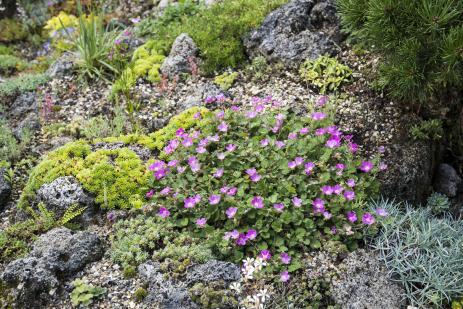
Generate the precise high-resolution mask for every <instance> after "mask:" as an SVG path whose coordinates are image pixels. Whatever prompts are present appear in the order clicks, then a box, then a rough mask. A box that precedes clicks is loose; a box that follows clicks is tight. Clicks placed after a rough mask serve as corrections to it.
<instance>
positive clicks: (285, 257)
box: [280, 252, 291, 265]
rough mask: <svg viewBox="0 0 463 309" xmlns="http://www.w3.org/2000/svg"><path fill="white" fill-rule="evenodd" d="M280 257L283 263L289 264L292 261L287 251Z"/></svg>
mask: <svg viewBox="0 0 463 309" xmlns="http://www.w3.org/2000/svg"><path fill="white" fill-rule="evenodd" d="M280 259H281V263H283V264H286V265H288V264H289V263H291V256H290V255H289V254H288V253H286V252H282V253H281V254H280Z"/></svg>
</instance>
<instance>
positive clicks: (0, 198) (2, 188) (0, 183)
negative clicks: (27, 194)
mask: <svg viewBox="0 0 463 309" xmlns="http://www.w3.org/2000/svg"><path fill="white" fill-rule="evenodd" d="M10 194H11V184H10V182H9V181H7V180H6V168H0V209H2V208H3V207H5V205H6V204H7V203H8V200H9V198H10Z"/></svg>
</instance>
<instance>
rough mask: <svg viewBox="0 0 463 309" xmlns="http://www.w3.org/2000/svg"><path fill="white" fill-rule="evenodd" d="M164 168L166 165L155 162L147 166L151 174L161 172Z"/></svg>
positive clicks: (162, 162)
mask: <svg viewBox="0 0 463 309" xmlns="http://www.w3.org/2000/svg"><path fill="white" fill-rule="evenodd" d="M165 167H166V163H165V162H164V161H156V162H154V163H153V164H151V165H150V166H149V170H150V171H153V172H157V171H159V170H162V169H164V168H165Z"/></svg>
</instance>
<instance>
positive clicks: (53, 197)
mask: <svg viewBox="0 0 463 309" xmlns="http://www.w3.org/2000/svg"><path fill="white" fill-rule="evenodd" d="M37 202H43V203H44V204H45V205H46V206H47V208H48V209H49V210H51V211H53V212H54V213H55V215H56V216H57V217H61V216H62V215H63V214H64V213H65V212H66V210H67V209H68V208H69V207H71V206H73V205H75V204H78V205H80V206H83V207H87V208H86V210H85V212H84V213H83V214H82V215H81V216H80V217H79V218H80V219H81V221H82V222H83V223H88V222H91V221H92V219H93V216H94V214H95V203H94V199H93V197H92V196H91V195H90V194H88V193H87V192H86V191H85V190H84V189H83V188H82V186H81V185H80V183H79V182H78V181H77V179H75V178H74V177H72V176H64V177H59V178H56V179H55V180H54V181H52V182H51V183H49V184H44V185H42V186H41V187H40V188H39V190H38V191H37Z"/></svg>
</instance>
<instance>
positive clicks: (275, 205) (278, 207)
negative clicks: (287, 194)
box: [273, 203, 285, 212]
mask: <svg viewBox="0 0 463 309" xmlns="http://www.w3.org/2000/svg"><path fill="white" fill-rule="evenodd" d="M273 208H275V210H276V211H280V212H281V211H283V209H284V208H285V205H284V204H282V203H278V204H273Z"/></svg>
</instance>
